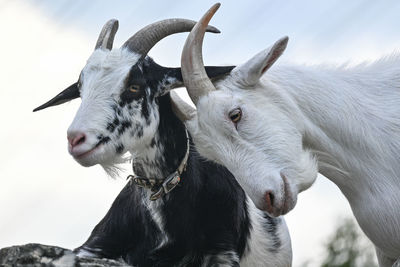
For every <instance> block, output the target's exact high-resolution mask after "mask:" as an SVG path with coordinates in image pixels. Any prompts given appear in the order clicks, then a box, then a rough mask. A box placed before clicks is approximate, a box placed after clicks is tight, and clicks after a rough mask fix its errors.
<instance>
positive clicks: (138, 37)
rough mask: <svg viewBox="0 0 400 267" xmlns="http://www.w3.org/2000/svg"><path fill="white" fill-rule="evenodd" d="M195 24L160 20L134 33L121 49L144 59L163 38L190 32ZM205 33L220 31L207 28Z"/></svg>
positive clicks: (188, 21)
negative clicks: (123, 48)
mask: <svg viewBox="0 0 400 267" xmlns="http://www.w3.org/2000/svg"><path fill="white" fill-rule="evenodd" d="M195 24H196V22H195V21H193V20H188V19H166V20H161V21H158V22H155V23H152V24H150V25H147V26H146V27H144V28H143V29H141V30H140V31H138V32H137V33H135V34H134V35H133V36H132V37H131V38H129V39H128V40H127V41H126V42H125V44H124V45H123V47H126V48H128V49H129V50H130V51H132V52H136V53H138V54H140V55H141V56H142V57H145V56H146V55H147V53H148V52H149V51H150V49H151V48H152V47H153V46H154V45H155V44H156V43H157V42H158V41H160V40H161V39H163V38H164V37H166V36H168V35H171V34H174V33H179V32H190V31H191V30H192V28H193V27H194V25H195ZM206 31H208V32H213V33H220V31H219V30H218V29H217V28H215V27H213V26H209V27H207V29H206Z"/></svg>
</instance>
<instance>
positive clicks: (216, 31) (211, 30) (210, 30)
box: [206, 25, 221, 33]
mask: <svg viewBox="0 0 400 267" xmlns="http://www.w3.org/2000/svg"><path fill="white" fill-rule="evenodd" d="M206 31H207V32H212V33H221V31H220V30H218V29H217V28H216V27H214V26H211V25H208V26H207V28H206Z"/></svg>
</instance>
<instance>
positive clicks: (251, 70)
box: [233, 36, 289, 86]
mask: <svg viewBox="0 0 400 267" xmlns="http://www.w3.org/2000/svg"><path fill="white" fill-rule="evenodd" d="M288 41H289V38H288V37H287V36H285V37H283V38H281V39H279V40H278V41H276V42H275V44H274V45H273V46H271V47H269V48H267V49H265V50H263V51H261V52H260V53H258V54H257V55H255V56H254V57H252V58H251V59H250V60H248V61H247V62H246V63H244V64H242V65H240V66H238V67H237V68H235V69H234V70H233V72H234V73H236V74H237V75H238V76H239V78H240V79H241V82H242V83H244V84H246V85H249V86H253V85H255V84H256V83H257V82H258V81H259V79H260V78H261V76H262V75H263V74H264V73H265V72H266V71H267V70H268V69H269V68H270V67H271V66H272V65H273V64H274V63H275V61H276V60H277V59H278V58H279V57H280V56H281V55H282V54H283V51H285V49H286V46H287V43H288Z"/></svg>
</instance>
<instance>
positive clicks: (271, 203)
mask: <svg viewBox="0 0 400 267" xmlns="http://www.w3.org/2000/svg"><path fill="white" fill-rule="evenodd" d="M274 199H275V196H274V194H273V193H272V192H271V191H267V192H265V200H266V202H267V211H268V212H269V213H272V212H273V208H274Z"/></svg>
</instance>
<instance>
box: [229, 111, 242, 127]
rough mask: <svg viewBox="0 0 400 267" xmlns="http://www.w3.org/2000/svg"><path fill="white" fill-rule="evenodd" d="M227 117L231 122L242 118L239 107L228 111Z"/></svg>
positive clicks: (236, 121)
mask: <svg viewBox="0 0 400 267" xmlns="http://www.w3.org/2000/svg"><path fill="white" fill-rule="evenodd" d="M229 118H230V119H231V121H232V122H233V123H235V124H236V123H238V122H239V121H240V119H241V118H242V110H241V109H240V108H235V109H234V110H232V111H231V112H229Z"/></svg>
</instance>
